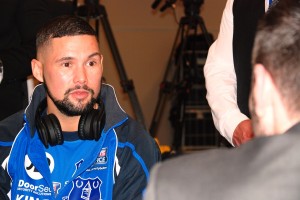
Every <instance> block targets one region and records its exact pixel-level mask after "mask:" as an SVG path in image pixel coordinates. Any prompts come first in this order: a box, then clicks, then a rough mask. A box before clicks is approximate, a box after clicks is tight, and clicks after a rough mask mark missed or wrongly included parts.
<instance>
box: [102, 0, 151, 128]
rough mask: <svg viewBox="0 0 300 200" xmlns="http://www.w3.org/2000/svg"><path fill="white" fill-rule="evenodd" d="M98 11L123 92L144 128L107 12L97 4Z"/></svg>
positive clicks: (142, 118)
mask: <svg viewBox="0 0 300 200" xmlns="http://www.w3.org/2000/svg"><path fill="white" fill-rule="evenodd" d="M99 13H100V19H101V22H102V25H103V28H104V32H105V35H106V38H107V40H108V43H109V46H110V49H111V52H112V55H113V57H114V61H115V63H116V66H117V70H118V73H119V76H120V79H121V86H122V87H123V90H124V92H127V93H128V95H129V98H130V100H131V105H132V106H133V110H134V113H135V115H136V118H137V121H138V122H140V123H141V124H142V125H143V126H144V127H145V128H146V124H145V122H144V117H143V114H142V111H141V108H140V104H139V102H138V99H137V96H136V93H135V91H134V85H133V81H132V80H128V78H127V75H126V71H125V69H124V65H123V62H122V60H121V56H120V53H119V51H118V48H117V45H116V41H115V39H114V37H113V33H112V30H111V27H110V24H109V22H108V19H107V13H106V10H105V8H104V6H103V5H99Z"/></svg>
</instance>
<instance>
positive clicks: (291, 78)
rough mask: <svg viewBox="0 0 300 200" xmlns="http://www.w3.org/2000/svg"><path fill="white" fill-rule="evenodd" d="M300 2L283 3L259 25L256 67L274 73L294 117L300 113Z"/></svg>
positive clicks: (272, 74) (255, 55)
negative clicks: (258, 64) (260, 66)
mask: <svg viewBox="0 0 300 200" xmlns="http://www.w3.org/2000/svg"><path fill="white" fill-rule="evenodd" d="M299 54H300V1H299V0H282V1H280V2H279V3H278V4H277V5H276V6H275V7H274V8H273V9H272V10H271V11H270V12H268V13H267V14H266V15H265V17H264V18H263V19H262V20H261V21H260V22H259V26H258V30H257V33H256V38H255V43H254V48H253V55H252V64H253V65H254V64H257V63H260V64H263V65H264V67H265V68H266V69H267V70H268V71H269V73H270V74H271V76H272V78H273V81H274V83H275V84H276V86H277V87H278V89H279V91H280V93H281V96H282V99H283V101H284V103H285V105H286V108H287V109H288V110H289V112H290V114H297V113H300V104H299V102H300V93H299V91H300V56H299Z"/></svg>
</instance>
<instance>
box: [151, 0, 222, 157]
mask: <svg viewBox="0 0 300 200" xmlns="http://www.w3.org/2000/svg"><path fill="white" fill-rule="evenodd" d="M160 1H161V0H155V1H154V3H153V4H152V8H156V7H157V6H158V5H159V3H160ZM175 2H176V0H166V2H165V4H164V5H163V6H162V7H161V8H160V11H164V10H165V9H166V8H168V7H172V8H175ZM182 2H183V6H184V14H185V15H184V16H183V17H181V19H180V22H179V27H178V30H177V34H176V37H175V41H174V43H173V48H172V50H171V55H170V57H169V60H168V64H167V68H166V71H165V74H164V79H163V81H162V82H161V86H160V91H159V99H158V102H157V105H156V109H155V112H154V116H153V118H152V122H151V126H150V133H151V134H152V135H153V136H154V137H155V136H156V130H157V125H158V122H159V119H160V116H161V113H162V111H163V107H164V105H165V102H166V101H167V100H168V99H169V100H171V110H170V115H169V120H170V122H171V125H172V127H173V128H174V137H173V144H172V149H173V150H174V151H175V152H182V151H185V150H187V149H197V148H203V147H204V146H205V147H208V146H214V145H217V144H218V137H217V136H218V135H217V134H216V130H215V128H214V125H213V121H212V116H211V112H210V109H209V106H208V103H207V101H206V98H205V95H206V89H205V81H204V74H203V66H204V63H205V60H206V56H207V52H208V48H209V47H210V45H211V44H212V41H213V37H212V34H210V33H208V32H207V29H206V27H205V23H204V20H203V19H202V17H201V16H200V8H201V6H202V5H203V3H204V0H183V1H182ZM199 30H200V31H199Z"/></svg>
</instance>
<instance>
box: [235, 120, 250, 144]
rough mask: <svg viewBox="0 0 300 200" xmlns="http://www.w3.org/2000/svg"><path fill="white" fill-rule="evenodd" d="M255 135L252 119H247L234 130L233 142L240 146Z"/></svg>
mask: <svg viewBox="0 0 300 200" xmlns="http://www.w3.org/2000/svg"><path fill="white" fill-rule="evenodd" d="M253 137H254V134H253V131H252V125H251V120H250V119H247V120H244V121H242V122H240V123H239V124H238V126H237V127H236V128H235V130H234V132H233V138H232V141H233V144H234V146H236V147H238V146H240V145H241V144H243V143H245V142H247V141H249V140H251V139H252V138H253Z"/></svg>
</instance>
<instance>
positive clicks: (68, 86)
mask: <svg viewBox="0 0 300 200" xmlns="http://www.w3.org/2000/svg"><path fill="white" fill-rule="evenodd" d="M38 57H40V58H38V59H39V60H40V61H41V63H42V65H43V81H44V83H45V85H46V89H47V92H48V95H49V97H50V99H51V100H52V101H53V102H54V104H55V106H56V107H57V108H58V109H59V110H60V111H61V112H62V113H64V114H65V115H69V116H76V115H81V114H82V113H84V112H85V111H86V110H88V109H89V108H91V107H92V106H93V104H94V101H95V99H96V98H97V97H98V95H99V93H100V87H101V77H102V72H103V68H102V55H101V54H100V52H99V46H98V41H97V40H96V38H95V37H94V36H90V35H79V36H66V37H62V38H54V39H52V40H51V43H50V45H49V46H47V47H46V48H45V49H44V50H43V51H42V53H41V54H40V56H38ZM48 107H49V108H50V109H51V105H48Z"/></svg>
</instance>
